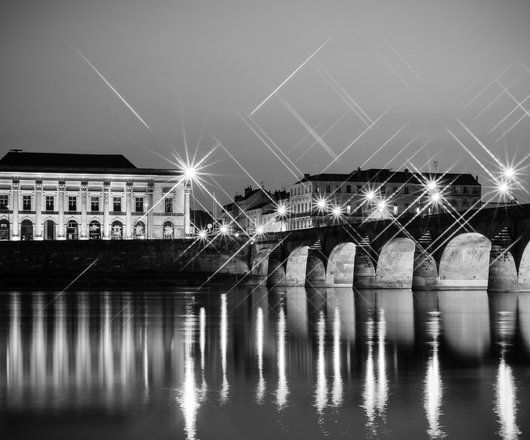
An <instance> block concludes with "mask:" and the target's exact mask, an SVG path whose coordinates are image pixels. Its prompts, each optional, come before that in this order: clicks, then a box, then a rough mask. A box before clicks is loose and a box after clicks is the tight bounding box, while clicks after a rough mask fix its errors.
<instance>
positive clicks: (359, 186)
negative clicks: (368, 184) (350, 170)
mask: <svg viewBox="0 0 530 440" xmlns="http://www.w3.org/2000/svg"><path fill="white" fill-rule="evenodd" d="M357 192H358V193H360V192H361V185H357Z"/></svg>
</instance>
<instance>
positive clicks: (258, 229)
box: [256, 226, 265, 235]
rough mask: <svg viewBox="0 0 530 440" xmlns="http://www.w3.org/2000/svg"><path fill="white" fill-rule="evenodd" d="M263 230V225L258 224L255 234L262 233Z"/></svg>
mask: <svg viewBox="0 0 530 440" xmlns="http://www.w3.org/2000/svg"><path fill="white" fill-rule="evenodd" d="M264 232H265V230H264V229H263V226H258V227H257V228H256V234H258V235H262V234H263V233H264Z"/></svg>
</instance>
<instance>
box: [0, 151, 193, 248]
mask: <svg viewBox="0 0 530 440" xmlns="http://www.w3.org/2000/svg"><path fill="white" fill-rule="evenodd" d="M179 179H181V174H180V173H179V172H178V171H175V170H163V169H151V168H137V167H136V166H134V165H133V164H132V163H131V162H130V161H129V160H127V159H126V158H125V157H124V156H122V155H119V154H56V153H28V152H18V151H17V152H14V151H13V152H9V153H7V154H6V155H5V156H4V157H3V158H2V159H0V240H88V239H104V240H109V239H146V238H147V239H150V238H153V239H161V238H167V239H170V238H181V237H185V236H186V235H187V234H189V232H190V215H189V211H190V204H189V197H190V194H189V192H190V188H189V186H188V184H187V182H182V183H180V184H179V185H176V184H177V182H178V181H179Z"/></svg>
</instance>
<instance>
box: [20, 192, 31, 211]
mask: <svg viewBox="0 0 530 440" xmlns="http://www.w3.org/2000/svg"><path fill="white" fill-rule="evenodd" d="M22 210H23V211H31V196H22Z"/></svg>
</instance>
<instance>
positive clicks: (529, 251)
mask: <svg viewBox="0 0 530 440" xmlns="http://www.w3.org/2000/svg"><path fill="white" fill-rule="evenodd" d="M517 284H518V287H519V289H520V290H529V291H530V242H528V243H527V245H526V247H525V248H524V251H523V255H522V257H521V263H520V264H519V276H518V283H517Z"/></svg>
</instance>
